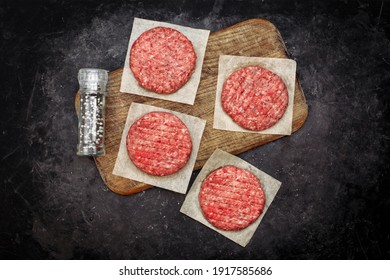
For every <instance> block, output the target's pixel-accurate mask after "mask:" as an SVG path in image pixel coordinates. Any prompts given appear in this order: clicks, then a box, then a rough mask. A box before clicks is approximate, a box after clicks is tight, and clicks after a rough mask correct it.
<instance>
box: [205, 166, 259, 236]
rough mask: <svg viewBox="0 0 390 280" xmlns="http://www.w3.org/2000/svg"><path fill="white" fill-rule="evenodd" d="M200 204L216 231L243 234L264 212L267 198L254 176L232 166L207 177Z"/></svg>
mask: <svg viewBox="0 0 390 280" xmlns="http://www.w3.org/2000/svg"><path fill="white" fill-rule="evenodd" d="M199 203H200V207H201V208H202V212H203V215H204V216H205V218H206V219H207V220H208V221H209V222H210V223H211V224H212V225H214V226H215V227H216V228H219V229H222V230H241V229H244V228H246V227H248V226H249V225H250V224H252V223H253V222H254V221H256V220H257V218H258V217H259V216H260V214H261V213H262V212H263V209H264V205H265V195H264V192H263V190H262V188H261V184H260V181H259V179H257V177H256V176H255V175H254V174H253V173H251V172H249V171H247V170H245V169H242V168H238V167H235V166H231V165H229V166H225V167H222V168H220V169H217V170H215V171H213V172H212V173H210V174H209V175H208V176H207V177H206V179H205V180H204V181H203V183H202V186H201V189H200V192H199Z"/></svg>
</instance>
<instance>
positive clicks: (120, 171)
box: [112, 102, 206, 194]
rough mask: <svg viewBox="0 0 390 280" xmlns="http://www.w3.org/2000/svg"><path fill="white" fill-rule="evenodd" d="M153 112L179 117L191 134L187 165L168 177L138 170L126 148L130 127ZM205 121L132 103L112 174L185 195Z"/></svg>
mask: <svg viewBox="0 0 390 280" xmlns="http://www.w3.org/2000/svg"><path fill="white" fill-rule="evenodd" d="M153 111H162V112H169V113H172V114H174V115H176V116H177V117H179V118H180V119H181V120H182V121H183V122H184V124H185V125H186V126H187V127H188V130H189V132H190V134H191V141H192V152H191V155H190V158H189V160H188V162H187V164H186V165H185V166H184V167H183V168H182V169H180V170H179V171H178V172H176V173H174V174H172V175H168V176H161V177H160V176H153V175H149V174H147V173H145V172H143V171H141V170H139V169H138V168H137V167H136V166H135V165H134V164H133V163H132V162H131V160H130V158H129V156H128V154H127V148H126V136H127V133H128V131H129V129H130V126H131V125H132V124H133V123H134V122H135V121H136V120H137V119H138V118H140V117H141V116H143V115H145V114H146V113H149V112H153ZM205 125H206V121H205V120H202V119H199V118H196V117H193V116H189V115H186V114H183V113H179V112H175V111H171V110H167V109H163V108H159V107H155V106H151V105H144V104H139V103H135V102H133V103H132V104H131V106H130V108H129V112H128V114H127V119H126V124H125V127H124V129H123V133H122V138H121V142H120V144H119V152H118V156H117V158H116V161H115V166H114V170H113V172H112V174H114V175H117V176H121V177H125V178H128V179H131V180H135V181H139V182H143V183H146V184H149V185H152V186H156V187H160V188H163V189H167V190H171V191H174V192H178V193H183V194H184V193H186V191H187V187H188V183H189V181H190V179H191V175H192V171H193V168H194V165H195V161H196V157H197V154H198V151H199V145H200V141H201V139H202V134H203V130H204V128H205Z"/></svg>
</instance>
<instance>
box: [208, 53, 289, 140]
mask: <svg viewBox="0 0 390 280" xmlns="http://www.w3.org/2000/svg"><path fill="white" fill-rule="evenodd" d="M250 65H259V66H261V67H264V68H266V69H268V70H270V71H271V72H274V73H275V74H277V75H278V76H279V77H281V78H282V79H283V81H284V83H285V84H286V87H287V91H288V106H287V108H286V111H285V113H284V115H283V117H282V118H281V119H280V120H279V121H278V122H277V123H276V124H275V125H274V126H272V127H270V128H268V129H265V130H262V131H252V130H249V129H245V128H242V127H241V126H239V125H238V124H237V123H235V122H234V121H233V119H232V118H231V117H230V116H229V115H228V114H227V113H226V112H225V111H224V110H223V108H222V104H221V94H222V87H223V83H224V82H225V80H226V79H227V78H228V77H229V76H230V74H232V73H233V72H234V71H236V70H238V69H241V68H243V67H246V66H250ZM296 68H297V63H296V61H294V60H292V59H286V58H270V57H245V56H233V55H221V56H220V57H219V63H218V80H217V92H216V98H215V107H214V123H213V127H214V128H216V129H222V130H230V131H239V132H251V133H260V134H279V135H291V132H292V117H293V106H294V92H295V75H296Z"/></svg>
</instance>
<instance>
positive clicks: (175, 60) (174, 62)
mask: <svg viewBox="0 0 390 280" xmlns="http://www.w3.org/2000/svg"><path fill="white" fill-rule="evenodd" d="M195 61H196V54H195V51H194V47H193V46H192V43H191V41H190V40H189V39H188V38H187V37H186V36H185V35H183V34H182V33H180V32H179V31H177V30H175V29H172V28H167V27H155V28H153V29H150V30H148V31H145V32H144V33H142V34H141V35H140V36H139V37H138V39H137V40H136V41H135V42H134V44H133V46H132V47H131V50H130V69H131V71H132V72H133V74H134V77H135V79H136V80H137V81H138V83H139V85H140V86H142V87H144V88H145V89H147V90H150V91H153V92H156V93H162V94H169V93H173V92H175V91H177V90H178V89H179V88H181V87H182V86H183V85H184V84H185V83H186V82H187V81H188V80H189V78H190V77H191V74H192V72H193V71H194V69H195Z"/></svg>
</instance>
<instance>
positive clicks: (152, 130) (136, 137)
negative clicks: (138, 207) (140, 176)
mask: <svg viewBox="0 0 390 280" xmlns="http://www.w3.org/2000/svg"><path fill="white" fill-rule="evenodd" d="M126 147H127V152H128V154H129V157H130V160H131V161H132V162H133V163H134V165H135V166H136V167H137V168H138V169H140V170H142V171H144V172H146V173H148V174H151V175H156V176H166V175H170V174H173V173H175V172H177V171H179V170H180V169H181V168H182V167H183V166H184V165H185V164H186V163H187V161H188V159H189V157H190V155H191V150H192V142H191V136H190V133H189V131H188V128H187V126H186V125H185V124H184V123H183V122H182V121H181V120H180V119H179V118H178V117H176V116H175V115H173V114H171V113H166V112H151V113H148V114H146V115H143V116H142V117H141V118H139V119H138V120H136V121H135V122H134V123H133V125H132V126H131V127H130V129H129V132H128V133H127V137H126Z"/></svg>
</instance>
